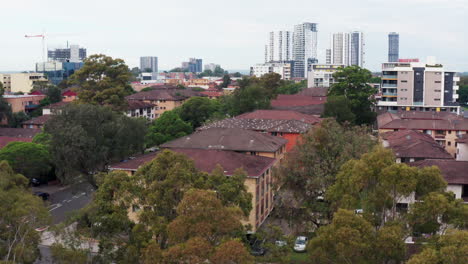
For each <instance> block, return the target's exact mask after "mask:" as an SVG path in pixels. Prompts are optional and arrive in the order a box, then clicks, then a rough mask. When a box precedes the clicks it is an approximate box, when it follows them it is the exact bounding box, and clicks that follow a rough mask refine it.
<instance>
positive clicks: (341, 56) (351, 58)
mask: <svg viewBox="0 0 468 264" xmlns="http://www.w3.org/2000/svg"><path fill="white" fill-rule="evenodd" d="M330 53H331V54H330V58H331V63H332V64H343V65H345V66H351V65H357V66H359V67H363V66H364V35H363V33H362V32H358V31H354V32H351V33H346V32H339V33H334V34H332V37H331V51H330Z"/></svg>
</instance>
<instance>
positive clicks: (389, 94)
mask: <svg viewBox="0 0 468 264" xmlns="http://www.w3.org/2000/svg"><path fill="white" fill-rule="evenodd" d="M383 95H384V96H397V93H383Z"/></svg>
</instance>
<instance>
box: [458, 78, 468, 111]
mask: <svg viewBox="0 0 468 264" xmlns="http://www.w3.org/2000/svg"><path fill="white" fill-rule="evenodd" d="M467 79H468V78H467V77H462V78H461V80H460V83H459V85H460V89H458V94H459V96H460V98H459V99H458V102H459V103H460V105H462V106H465V107H466V106H468V81H466V80H467Z"/></svg>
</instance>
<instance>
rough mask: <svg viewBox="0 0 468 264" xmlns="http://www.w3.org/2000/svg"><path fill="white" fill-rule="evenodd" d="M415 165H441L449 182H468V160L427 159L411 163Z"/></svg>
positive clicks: (443, 173) (442, 171)
mask: <svg viewBox="0 0 468 264" xmlns="http://www.w3.org/2000/svg"><path fill="white" fill-rule="evenodd" d="M409 164H410V165H411V166H415V167H420V168H422V167H430V166H437V167H439V169H440V171H441V173H442V176H443V177H444V179H445V181H447V183H448V184H468V170H467V168H468V161H457V160H443V159H426V160H421V161H416V162H412V163H409Z"/></svg>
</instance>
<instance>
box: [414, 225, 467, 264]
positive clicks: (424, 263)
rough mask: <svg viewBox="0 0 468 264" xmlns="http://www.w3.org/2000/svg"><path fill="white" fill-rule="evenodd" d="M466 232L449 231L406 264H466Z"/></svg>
mask: <svg viewBox="0 0 468 264" xmlns="http://www.w3.org/2000/svg"><path fill="white" fill-rule="evenodd" d="M466 252H468V231H466V230H449V231H448V232H447V233H446V234H444V235H442V236H440V237H438V238H437V239H436V241H435V243H429V244H428V245H427V246H426V247H425V248H424V249H423V251H422V252H420V253H418V254H416V255H413V256H412V257H411V258H410V259H409V261H408V262H407V263H408V264H439V263H443V264H463V263H468V255H467V254H466Z"/></svg>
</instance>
